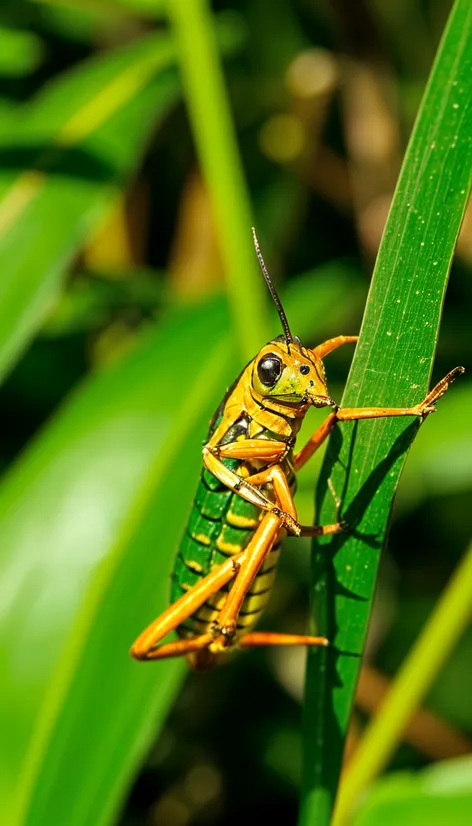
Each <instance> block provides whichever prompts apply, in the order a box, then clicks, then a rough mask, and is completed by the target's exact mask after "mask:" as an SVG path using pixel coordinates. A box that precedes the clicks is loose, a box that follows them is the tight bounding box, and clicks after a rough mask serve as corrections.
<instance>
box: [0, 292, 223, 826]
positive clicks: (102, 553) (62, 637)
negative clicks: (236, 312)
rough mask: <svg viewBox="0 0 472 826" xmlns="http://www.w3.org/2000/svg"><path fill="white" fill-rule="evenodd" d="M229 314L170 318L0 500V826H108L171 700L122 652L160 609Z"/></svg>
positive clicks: (47, 437)
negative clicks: (180, 361) (181, 370)
mask: <svg viewBox="0 0 472 826" xmlns="http://www.w3.org/2000/svg"><path fill="white" fill-rule="evenodd" d="M222 310H223V308H222V307H221V305H216V307H213V306H210V307H208V308H198V309H194V310H192V311H190V310H187V311H185V312H184V311H183V312H181V313H179V314H174V315H173V316H171V317H170V318H169V319H168V322H167V323H166V324H163V325H162V327H161V329H160V330H159V331H157V332H156V333H154V334H153V335H152V336H150V337H148V339H147V341H145V342H144V343H143V344H142V346H141V347H140V348H138V349H137V350H136V351H135V352H134V353H133V354H131V355H130V356H129V357H128V358H127V359H126V360H125V361H124V362H123V363H121V364H119V365H117V366H116V367H115V368H113V369H111V370H109V371H106V372H105V373H103V374H102V375H99V376H97V377H96V378H95V379H93V380H92V381H91V382H89V383H88V385H86V386H85V387H84V388H83V390H82V391H81V392H79V393H77V395H76V396H75V398H74V397H73V398H72V399H71V401H70V402H69V404H67V405H66V406H65V408H64V410H63V411H62V412H61V413H60V414H59V415H58V416H57V417H56V419H55V420H54V421H53V422H52V423H51V425H50V426H49V427H48V428H47V429H46V431H45V432H44V433H43V434H42V435H41V436H40V437H39V438H38V440H37V442H36V444H35V445H33V447H32V448H31V449H30V450H29V451H28V452H27V453H26V455H25V456H24V457H23V459H22V460H21V461H20V462H19V463H18V464H17V466H16V467H15V468H14V470H13V472H12V473H11V474H10V476H9V477H8V478H7V479H6V480H5V482H4V484H3V485H2V487H1V489H0V526H1V533H2V537H3V543H2V555H1V559H0V570H1V573H0V581H1V583H2V606H3V617H2V627H1V631H0V657H1V661H2V672H3V674H4V679H3V680H2V684H1V686H0V709H1V715H2V719H1V721H0V724H1V729H2V740H1V746H0V749H1V751H2V759H1V760H0V767H1V769H0V787H1V788H0V791H1V793H0V801H1V805H2V807H3V811H2V812H1V816H0V820H1V822H2V823H8V824H9V826H19V824H28V826H33V824H37V826H39V824H44V823H48V824H50V826H54V825H55V824H64V823H67V824H68V826H79V824H81V826H85V824H88V823H94V824H100V823H107V822H109V818H110V813H111V812H112V811H114V809H115V807H116V805H117V803H118V801H119V799H120V797H121V796H122V794H123V793H124V790H125V789H126V788H127V785H128V784H129V779H130V776H132V773H133V771H134V770H135V768H136V764H137V762H138V761H139V760H141V759H142V756H143V751H145V749H146V748H147V747H148V746H149V743H150V740H151V738H152V736H153V734H154V726H155V725H156V723H157V721H158V719H162V718H163V716H164V714H165V712H166V710H167V707H168V704H169V702H170V698H171V697H172V696H173V694H174V692H175V689H176V687H177V681H178V678H179V674H180V673H181V671H180V666H179V664H178V663H175V662H168V663H159V665H158V666H157V667H153V666H152V665H151V666H147V665H143V664H139V663H135V662H133V661H132V660H131V659H130V657H129V654H128V649H129V646H130V644H131V642H132V641H133V639H134V638H135V637H136V636H137V634H138V633H139V631H140V630H142V628H143V627H144V626H145V625H146V624H147V623H149V622H150V621H151V619H153V617H155V616H156V615H157V614H158V613H159V612H160V611H162V609H163V608H164V607H165V605H166V603H167V597H168V593H167V591H168V578H169V572H170V568H171V564H172V559H173V555H174V553H175V547H176V544H177V543H178V540H179V538H180V534H181V531H182V524H183V522H184V520H185V519H186V517H187V515H188V509H189V505H190V502H191V501H192V497H193V495H194V488H195V486H196V479H197V474H198V470H199V466H200V462H201V443H202V439H203V438H204V436H205V433H206V429H207V427H208V420H209V418H210V416H211V415H212V412H213V410H214V409H215V408H216V406H217V404H218V401H219V400H220V396H221V392H222V391H221V388H224V387H225V386H226V384H227V382H228V381H229V380H230V378H231V376H232V375H233V372H234V367H233V369H230V368H229V366H228V360H230V359H231V342H229V341H227V340H226V333H225V331H226V330H227V327H228V318H227V313H225V312H223V311H222ZM186 352H191V353H192V359H195V361H194V364H193V370H192V377H191V380H189V377H188V376H187V377H186V378H185V379H184V381H185V392H182V387H181V386H180V383H179V381H177V380H176V374H175V354H176V353H186ZM25 514H28V519H25V516H24V515H25ZM77 766H80V767H81V770H80V779H79V782H78V777H77Z"/></svg>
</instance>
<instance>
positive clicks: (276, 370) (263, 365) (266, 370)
mask: <svg viewBox="0 0 472 826" xmlns="http://www.w3.org/2000/svg"><path fill="white" fill-rule="evenodd" d="M257 375H258V376H259V379H260V380H261V382H262V384H265V385H266V387H272V385H273V384H275V383H276V381H277V380H278V379H279V378H280V376H281V375H282V360H281V359H279V357H278V356H276V355H274V354H273V353H270V354H269V355H267V356H264V358H261V360H260V362H259V364H258V365H257Z"/></svg>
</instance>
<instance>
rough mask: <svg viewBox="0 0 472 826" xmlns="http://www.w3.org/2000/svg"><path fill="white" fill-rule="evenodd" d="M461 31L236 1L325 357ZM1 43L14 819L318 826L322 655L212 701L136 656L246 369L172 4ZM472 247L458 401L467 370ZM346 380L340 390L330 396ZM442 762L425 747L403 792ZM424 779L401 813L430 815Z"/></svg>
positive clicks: (404, 574)
mask: <svg viewBox="0 0 472 826" xmlns="http://www.w3.org/2000/svg"><path fill="white" fill-rule="evenodd" d="M450 5H451V4H450V3H449V2H448V0H429V2H426V3H424V2H419V0H415V2H409V3H403V2H402V3H399V2H397V0H388V2H382V3H378V2H371V3H363V2H362V3H358V4H356V11H355V13H354V14H353V13H352V4H350V3H349V2H337V3H336V4H329V3H327V2H326V3H324V2H322V3H314V2H313V3H312V2H305V1H304V0H297V2H294V3H290V4H287V3H285V2H283V0H239V1H238V0H224V1H223V0H221V1H220V0H219V1H218V2H215V3H214V4H213V9H214V11H215V12H216V13H217V15H216V23H215V26H216V31H217V41H218V43H219V48H220V50H221V53H222V56H223V59H224V70H225V81H226V86H227V90H228V103H229V105H230V107H231V111H232V113H233V116H234V121H235V128H236V134H237V138H238V145H239V149H240V152H241V157H242V163H243V167H244V171H245V176H246V181H247V186H248V189H249V193H250V198H251V202H252V205H253V210H254V215H255V219H254V220H255V223H256V226H257V228H258V232H259V235H260V240H261V244H262V247H263V251H264V254H265V257H266V261H267V263H268V265H269V268H270V270H271V272H272V273H273V274H274V278H275V279H276V281H277V283H278V284H280V289H281V293H282V294H283V296H284V299H286V306H287V312H288V315H289V317H290V319H291V324H292V327H293V328H294V330H295V331H296V332H297V333H298V334H300V335H302V336H303V337H304V340H305V341H306V342H307V343H313V344H314V343H317V342H318V341H320V340H321V339H323V338H325V337H328V336H330V335H335V334H336V333H340V332H345V333H353V332H356V331H357V330H358V328H359V325H360V320H361V316H362V309H363V303H364V300H365V296H366V294H367V289H368V284H369V276H370V272H371V269H372V263H373V259H374V256H375V253H376V250H377V246H378V243H379V240H380V235H381V231H382V227H383V222H384V219H385V215H386V205H387V204H388V202H389V200H390V197H391V194H392V192H393V187H394V184H395V180H396V176H397V174H398V170H399V164H400V159H401V156H402V153H403V149H404V147H405V144H406V139H407V137H408V135H409V132H410V130H411V126H412V119H413V117H414V115H415V113H416V109H417V106H418V102H419V98H420V95H421V92H422V90H423V87H424V83H425V79H426V75H427V72H428V70H429V67H430V64H431V61H432V58H433V55H434V52H435V50H436V47H437V44H438V41H439V38H440V35H441V32H442V29H443V26H444V23H445V20H446V17H447V14H448V12H449V9H450ZM0 42H1V44H3V45H2V48H1V50H0V51H1V52H2V57H1V60H0V198H1V200H0V261H1V265H2V268H1V272H2V278H1V282H0V365H1V373H2V376H3V379H4V381H3V385H2V387H1V388H0V398H1V407H0V409H1V412H2V419H3V427H2V436H1V438H0V462H1V464H2V468H3V469H4V478H3V480H2V482H1V486H0V524H1V526H2V549H1V554H0V592H1V599H0V605H1V609H2V623H1V628H0V637H1V642H0V661H1V671H2V675H3V677H2V684H1V686H0V714H1V718H2V725H1V727H2V734H3V737H2V744H1V747H0V749H1V759H0V809H1V814H0V820H1V822H2V823H3V822H5V823H8V825H9V826H20V824H21V826H33V824H35V825H36V826H39V824H41V826H43V824H45V823H47V824H48V826H56V824H58V826H59V824H61V826H62V824H64V823H67V824H68V826H69V824H72V826H79V824H92V823H93V826H97V824H109V823H119V824H120V826H138V824H166V826H174V825H175V826H185V825H186V824H193V823H195V824H207V823H208V824H223V823H224V824H225V826H228V824H229V826H231V824H233V823H234V824H236V823H237V824H239V823H241V822H245V823H247V824H251V823H259V822H260V821H261V820H264V821H265V820H270V819H273V820H275V821H283V822H286V823H293V822H295V818H296V806H297V803H296V800H297V794H298V787H299V781H300V763H299V761H300V754H299V748H300V705H299V702H300V694H301V683H302V671H303V669H302V662H303V652H296V653H295V655H294V654H293V652H292V653H289V652H284V651H281V652H277V653H273V652H272V653H267V652H263V651H260V652H257V653H255V652H251V653H247V654H245V655H244V656H240V657H239V656H235V657H234V658H233V659H232V661H231V662H229V663H228V664H227V665H226V666H224V667H221V668H219V669H217V670H215V671H214V672H212V673H209V674H205V675H193V674H191V675H187V672H186V666H185V665H184V664H179V663H170V664H167V663H166V664H164V663H162V664H158V665H157V664H156V665H155V666H146V665H140V664H137V663H133V662H131V660H129V659H128V654H127V649H128V647H129V645H130V644H131V642H132V640H133V638H134V636H135V635H136V634H137V633H138V632H139V631H140V630H141V628H142V626H143V625H144V624H145V623H146V622H148V621H149V620H151V618H152V617H153V616H154V615H155V614H156V613H157V612H158V611H159V610H161V609H162V607H163V606H164V604H165V600H166V598H167V578H168V571H169V569H170V565H171V560H172V555H173V553H174V552H175V548H176V545H177V543H178V540H179V535H180V532H181V530H182V526H183V523H184V521H185V518H186V515H187V513H188V509H189V506H190V502H191V498H192V496H193V489H194V484H195V480H196V478H197V474H198V468H199V462H200V450H199V448H200V445H201V442H202V440H203V439H204V437H205V434H206V427H207V423H208V419H209V418H210V415H211V413H212V410H213V408H214V407H215V406H216V404H217V403H218V401H219V400H220V398H221V396H222V394H223V392H224V389H225V387H226V385H227V383H228V382H230V381H231V380H232V378H233V377H234V375H235V374H236V372H237V371H238V369H239V368H240V366H241V363H242V359H241V355H240V351H239V350H238V347H239V346H240V345H239V343H238V340H237V332H236V326H235V320H234V315H233V316H230V310H229V309H228V307H227V300H226V297H225V296H226V293H225V288H224V284H223V280H222V278H221V276H222V270H223V267H222V265H221V258H224V254H223V255H222V250H221V239H220V237H219V233H218V231H217V230H216V229H215V216H214V215H213V214H212V208H211V206H210V203H209V196H208V191H207V190H205V188H204V187H202V184H201V181H200V179H199V178H198V177H197V176H196V172H195V170H196V166H197V164H196V156H195V149H194V145H193V140H192V137H191V133H190V129H189V124H188V120H187V116H186V112H185V108H184V106H183V103H182V99H181V95H182V89H181V86H180V81H179V75H178V73H177V71H176V58H177V50H176V47H175V43H174V41H173V38H172V35H171V34H170V33H169V28H168V25H167V22H166V17H165V7H164V3H162V2H158V0H87V2H85V1H84V2H82V0H80V2H79V0H48V1H47V0H34V1H33V0H5V2H4V3H2V5H1V8H0ZM232 214H233V213H232ZM470 227H471V224H470V219H469V218H468V217H466V223H465V229H464V232H463V235H462V237H461V240H460V243H459V248H458V258H457V261H456V264H455V265H454V268H453V273H452V278H451V286H450V290H449V293H448V298H447V302H446V305H445V309H444V318H443V326H442V332H441V336H440V340H439V347H438V354H437V361H436V364H435V368H434V377H433V378H439V377H440V375H442V374H444V373H445V372H446V371H447V370H448V369H449V368H450V367H451V366H453V365H455V364H461V363H465V366H466V367H467V366H470V365H468V363H467V362H468V353H470V345H471V340H470V339H471V334H470V323H469V316H470V310H469V307H470V300H471V297H472V290H471V286H470V285H471V280H470V265H471V261H472V244H471V241H470V233H471V229H470ZM247 231H248V237H249V240H250V227H248V228H247ZM300 273H304V275H300ZM244 283H245V287H244V296H243V297H244V300H245V301H246V302H247V303H248V304H250V302H251V287H250V282H244ZM259 286H260V285H259ZM254 324H256V322H254ZM239 329H240V327H239ZM277 333H278V324H277V320H276V318H275V317H274V315H273V314H272V316H271V317H270V334H271V335H272V334H277ZM252 336H253V337H254V339H255V340H257V329H255V330H253V331H252ZM260 343H261V344H263V343H264V342H263V341H261V342H260ZM346 349H347V348H346ZM349 360H350V353H348V352H342V351H340V352H339V353H337V354H335V355H333V357H332V358H331V359H330V361H329V364H327V368H328V376H329V381H330V390H331V392H332V395H333V396H334V397H335V398H340V397H341V394H342V387H343V384H344V381H345V378H346V375H347V370H348V365H349ZM469 375H470V373H469ZM471 395H472V389H471V384H470V379H469V378H465V379H464V380H463V384H462V385H461V386H455V387H454V389H453V391H451V393H450V394H448V396H447V397H445V398H444V399H443V400H442V401H441V405H440V410H439V412H438V414H437V415H436V416H435V417H432V418H431V420H430V421H428V422H427V424H426V425H425V427H424V428H422V429H421V431H420V433H419V435H418V438H417V440H416V442H415V445H414V448H413V450H412V453H411V457H410V460H409V462H408V463H407V467H406V472H405V474H404V476H403V479H402V483H401V485H400V490H399V496H398V501H397V508H396V511H395V514H394V518H393V522H392V529H391V536H390V542H389V548H388V555H387V558H386V560H385V566H384V571H383V572H382V571H381V574H380V593H381V594H383V595H387V596H384V598H383V599H382V600H379V602H378V604H377V606H376V608H375V610H374V615H373V620H372V624H371V632H372V633H371V642H370V645H369V656H370V658H371V661H372V662H374V663H376V664H377V665H378V666H379V667H380V668H381V669H382V670H383V671H384V672H385V673H387V674H391V675H393V674H394V673H395V671H396V669H397V668H398V667H399V665H400V664H401V662H402V660H403V658H404V656H405V654H406V652H407V651H408V649H409V647H410V645H411V643H412V641H413V640H414V638H415V637H416V635H417V633H418V632H419V630H420V629H421V626H422V624H423V622H424V618H425V616H426V615H427V614H428V613H429V611H430V609H431V607H432V606H433V605H434V603H435V601H436V600H437V598H438V596H439V594H440V593H441V591H442V589H443V587H444V584H445V582H446V580H447V578H448V576H449V575H450V573H451V572H452V570H453V569H454V567H455V565H456V563H457V561H458V559H459V558H460V556H461V554H462V552H463V551H464V549H465V547H466V544H467V542H468V539H469V536H470V532H471V530H470V529H471V508H470V502H471V498H470V497H471V488H472V474H471V471H470V468H471V467H472V425H471V424H470V405H471ZM467 411H469V412H468V413H467ZM316 415H317V414H314V415H313V417H312V418H311V420H310V422H308V423H307V429H306V430H305V431H304V432H305V434H307V433H308V432H310V431H311V430H312V429H313V428H314V426H315V424H316V422H317V421H318V419H317V417H316ZM320 462H321V457H319V458H317V460H316V462H313V464H312V465H311V466H310V467H309V468H307V469H306V471H304V473H303V474H302V475H301V478H300V490H299V507H300V513H301V515H302V517H303V521H308V520H309V519H311V518H312V508H313V505H312V501H313V488H314V482H315V479H316V476H317V473H318V472H319V467H320ZM308 557H309V544H308V543H305V542H302V541H300V542H296V541H290V542H288V543H287V549H286V553H285V554H284V555H283V559H282V562H281V567H280V575H279V579H278V583H277V588H276V590H275V592H274V594H273V597H272V600H271V603H270V605H269V608H268V610H267V613H266V615H265V617H264V627H266V628H269V629H270V630H285V631H290V630H293V631H297V630H302V629H303V628H304V627H305V622H306V615H307V602H308V595H307V591H308V568H309V560H308ZM471 670H472V637H471V636H470V634H466V635H465V637H464V638H463V639H462V641H461V643H460V645H459V646H458V647H457V649H456V651H455V652H454V654H453V657H452V659H451V661H450V662H449V664H448V667H447V669H445V670H444V672H443V673H442V674H441V676H440V678H439V679H438V681H437V683H436V685H435V686H434V688H433V690H432V692H431V695H430V697H429V698H428V704H429V707H430V708H432V709H433V710H436V711H437V712H438V713H440V714H441V715H442V716H443V719H445V720H446V721H449V722H450V723H451V724H453V725H455V726H457V727H459V728H460V729H461V730H462V732H463V733H465V734H468V735H469V736H471V737H472V709H471V707H470V704H469V703H466V702H464V701H463V699H464V694H463V690H462V686H466V685H468V683H469V682H470V680H471V678H472V674H471ZM185 675H187V676H186V679H185V683H184V685H183V690H182V691H181V693H180V694H179V693H178V688H179V686H180V685H181V683H182V679H183V677H184V676H185ZM175 698H176V699H175ZM174 700H175V703H174V705H173V708H172V710H171V712H170V715H169V716H168V717H167V720H166V721H165V718H166V715H167V713H168V711H169V709H170V708H171V706H172V703H173V701H174ZM359 724H360V723H359ZM159 727H161V728H162V730H161V735H160V737H159V738H157V732H158V728H159ZM426 762H427V758H426V757H425V756H424V755H423V754H421V753H420V752H418V751H415V750H414V749H413V748H412V747H411V746H407V745H405V746H403V747H402V748H401V749H399V751H398V753H397V755H396V756H395V758H394V760H393V761H392V768H395V769H402V770H404V769H409V770H411V769H416V768H418V767H421V766H423V765H425V763H426ZM428 771H429V770H428ZM431 771H432V770H431ZM451 771H453V769H451ZM424 776H425V777H426V776H427V775H424ZM388 782H389V780H388V778H387V779H386V780H385V781H382V783H388ZM392 782H393V781H392ZM405 782H407V783H408V784H410V782H411V784H413V785H414V788H413V785H411V788H410V785H409V786H408V788H407V789H406V791H405V792H403V791H402V790H400V792H398V794H397V793H396V792H395V795H394V796H396V798H402V801H403V805H405V806H407V805H408V799H409V798H410V797H412V796H415V795H422V796H423V797H425V796H426V795H424V784H423V781H422V780H421V779H419V780H412V781H410V779H408V781H405ZM394 791H395V790H394ZM381 794H382V795H383V792H382V786H381V784H379V795H381ZM461 794H463V796H466V794H465V792H464V793H461ZM467 794H470V791H468V792H467ZM405 799H406V801H407V802H406V803H405ZM372 801H373V802H372V807H373V806H374V803H375V801H374V798H372ZM366 805H367V804H366ZM369 805H370V804H369ZM375 805H380V803H378V804H377V803H375ZM381 805H382V807H383V808H382V817H383V818H384V819H386V814H385V811H386V808H385V807H387V808H388V806H389V805H390V804H389V802H388V796H384V797H382V800H381ZM395 805H399V804H398V799H397V800H396V802H395ZM362 816H363V817H365V818H368V817H370V815H368V813H367V814H365V815H364V814H363V815H362ZM359 817H361V814H360V815H359ZM399 817H400V815H399ZM401 817H402V818H403V819H405V820H406V816H405V815H404V814H401ZM364 822H365V823H366V824H367V823H370V822H373V821H372V820H368V819H365V821H364V820H359V823H364ZM416 822H420V821H419V820H417V821H416ZM428 822H431V821H428ZM457 822H459V821H457Z"/></svg>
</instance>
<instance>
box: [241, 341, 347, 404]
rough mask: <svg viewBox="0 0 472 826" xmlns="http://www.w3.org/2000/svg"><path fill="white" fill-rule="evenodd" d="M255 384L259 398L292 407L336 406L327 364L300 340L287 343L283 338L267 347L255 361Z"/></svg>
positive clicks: (253, 370) (253, 373)
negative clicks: (327, 373) (326, 370)
mask: <svg viewBox="0 0 472 826" xmlns="http://www.w3.org/2000/svg"><path fill="white" fill-rule="evenodd" d="M251 380H252V386H253V389H254V390H255V392H256V393H257V394H258V395H259V396H262V397H263V398H266V399H272V400H273V401H275V402H278V403H279V404H284V405H287V406H288V407H304V406H306V405H314V406H315V407H328V406H333V405H334V402H333V400H332V399H331V398H330V397H329V395H328V388H327V387H326V377H325V371H324V366H323V362H322V361H321V359H319V358H317V357H316V356H315V354H314V353H313V351H312V350H308V349H307V348H306V347H302V345H301V344H300V342H299V341H298V339H293V340H292V341H291V342H290V343H287V341H286V339H285V337H284V336H279V338H276V339H274V341H271V342H269V344H267V345H266V346H265V347H263V348H262V350H261V351H260V352H259V353H258V354H257V356H256V358H255V359H254V361H253V368H252V377H251Z"/></svg>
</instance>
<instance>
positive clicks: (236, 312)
mask: <svg viewBox="0 0 472 826" xmlns="http://www.w3.org/2000/svg"><path fill="white" fill-rule="evenodd" d="M167 8H168V12H169V17H170V19H171V21H172V23H173V25H174V30H175V34H176V38H177V43H178V49H179V62H180V66H181V71H182V79H183V86H184V92H185V96H186V101H187V105H188V108H189V115H190V119H191V122H192V127H193V132H194V136H195V142H196V146H197V151H198V155H199V159H200V164H201V167H202V170H203V174H204V177H205V180H206V183H207V185H208V189H209V191H210V196H211V199H212V202H213V207H214V212H215V220H216V225H217V228H218V237H219V240H220V244H221V252H222V256H223V263H224V268H225V276H226V281H227V288H228V295H229V299H230V303H231V307H232V314H233V320H234V325H235V330H236V334H237V336H238V340H239V345H240V348H241V352H242V353H243V354H244V357H245V358H247V359H250V358H252V356H253V355H254V353H255V352H257V350H258V348H259V347H260V343H261V340H262V341H267V340H268V335H267V323H266V312H265V309H264V282H263V280H262V278H261V276H260V273H259V266H258V263H257V258H256V255H255V252H254V247H253V243H252V235H251V226H252V224H253V220H252V218H251V213H252V210H251V206H250V201H249V193H248V191H247V187H246V182H245V178H244V171H243V168H242V163H241V158H240V155H239V151H238V146H237V141H236V135H235V132H234V128H233V124H232V118H231V112H230V108H229V101H228V98H227V94H226V91H225V86H224V78H223V73H222V69H221V65H220V62H219V58H218V53H217V49H216V43H215V38H214V32H213V23H212V16H211V13H210V8H209V3H208V2H207V0H193V2H191V3H189V2H187V0H167Z"/></svg>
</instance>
